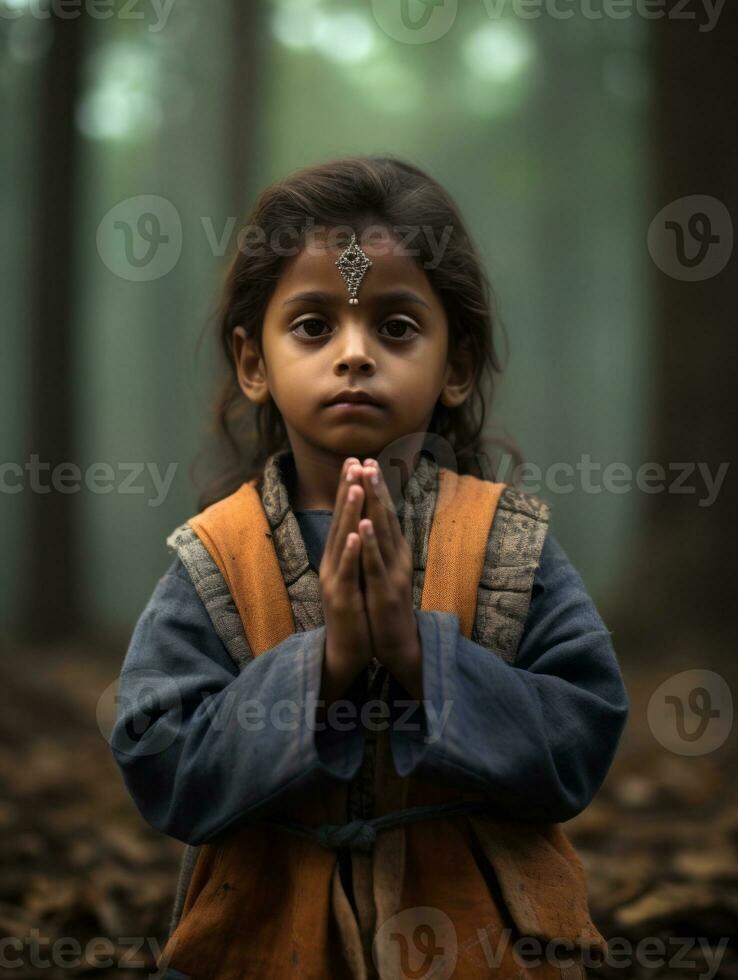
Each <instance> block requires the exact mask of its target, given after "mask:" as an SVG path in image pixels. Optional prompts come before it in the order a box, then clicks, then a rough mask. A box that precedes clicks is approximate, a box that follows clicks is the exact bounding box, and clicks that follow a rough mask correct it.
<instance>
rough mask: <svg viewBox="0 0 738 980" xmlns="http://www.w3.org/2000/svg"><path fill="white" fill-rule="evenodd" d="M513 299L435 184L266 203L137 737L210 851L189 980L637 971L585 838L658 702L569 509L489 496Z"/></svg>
mask: <svg viewBox="0 0 738 980" xmlns="http://www.w3.org/2000/svg"><path fill="white" fill-rule="evenodd" d="M490 295H491V294H490V290H489V286H488V283H487V280H486V277H485V275H484V272H483V270H482V268H481V265H480V261H479V258H478V256H477V254H476V251H475V249H474V247H473V244H472V243H471V241H470V238H469V235H468V233H467V231H466V230H465V228H464V225H463V222H462V219H461V217H460V215H459V213H458V210H457V209H456V207H455V206H454V204H453V202H452V201H451V199H450V198H449V196H448V194H447V193H446V192H445V191H444V190H443V189H442V188H441V187H440V186H439V185H438V184H437V183H436V182H435V181H434V180H433V179H432V178H431V177H429V176H428V175H427V174H425V173H423V172H422V171H420V170H419V169H417V168H416V167H414V166H412V165H410V164H408V163H404V162H402V161H400V160H397V159H394V158H388V157H350V158H344V159H339V160H334V161H331V162H328V163H326V164H323V165H320V166H314V167H308V168H305V169H303V170H301V171H298V172H296V173H293V174H291V175H290V176H288V177H287V178H286V179H285V180H282V181H280V182H278V183H276V184H275V185H273V186H271V187H269V188H267V189H266V190H265V191H264V192H263V193H262V195H261V196H260V198H259V200H258V201H257V204H256V207H255V209H254V212H253V214H252V216H251V220H250V224H249V226H248V228H247V230H246V234H244V235H243V236H241V238H240V240H239V251H238V253H237V254H236V256H235V258H234V260H233V262H232V265H231V268H230V270H229V272H228V276H227V281H226V284H225V294H224V298H223V303H222V314H221V316H220V340H221V344H222V348H223V352H224V354H225V361H226V371H225V378H224V383H223V387H222V391H221V395H220V400H219V403H218V406H217V419H218V421H219V424H220V427H221V429H222V432H223V434H224V435H225V436H226V441H227V443H228V446H229V449H230V452H231V454H232V460H231V465H230V466H229V468H228V469H227V470H226V471H225V472H224V473H223V474H222V475H221V476H220V477H219V479H218V482H217V484H216V485H215V486H214V487H213V488H211V490H210V491H209V492H207V493H205V494H204V495H203V497H202V498H201V500H200V501H199V512H198V514H197V515H195V516H193V517H192V518H190V520H188V521H187V522H186V523H184V524H182V525H180V526H179V527H178V528H176V529H175V530H174V531H173V532H172V534H171V535H170V536H169V538H168V539H167V543H168V545H169V547H170V548H171V549H172V550H173V551H174V552H176V554H175V557H174V559H173V561H172V563H171V565H170V567H169V569H168V571H167V572H166V574H165V575H164V576H163V578H161V579H160V580H159V582H158V584H157V585H156V588H155V589H154V592H153V595H152V597H151V599H150V600H149V603H148V605H147V606H146V608H145V609H144V611H143V613H142V615H141V617H140V619H139V621H138V623H137V625H136V628H135V631H134V633H133V636H132V639H131V643H130V647H129V649H128V652H127V654H126V658H125V662H124V664H123V669H122V673H121V677H120V688H119V710H118V718H117V721H116V725H115V727H114V730H113V733H112V739H111V741H112V751H113V753H114V756H115V759H116V761H117V762H118V764H119V765H120V767H121V770H122V773H123V777H124V779H125V782H126V785H127V787H128V789H129V791H130V793H131V795H132V797H133V800H134V801H135V804H136V806H137V807H138V809H139V810H140V812H141V814H142V815H143V816H144V818H145V819H146V820H147V821H148V822H149V823H150V824H152V825H153V826H154V827H156V828H157V829H159V830H161V831H162V832H163V833H166V834H169V835H171V836H173V837H176V838H177V839H179V840H181V841H183V842H184V843H186V844H187V848H186V850H185V855H184V859H183V864H182V872H181V875H180V882H179V887H178V894H177V900H176V902H175V908H174V912H173V917H172V926H171V933H170V936H169V941H168V943H167V946H166V948H165V950H164V952H163V955H162V958H161V963H160V964H159V965H160V966H161V968H162V969H163V970H164V971H165V972H164V973H163V975H164V976H167V977H172V978H181V977H192V978H195V980H204V978H213V980H215V978H217V980H236V978H250V977H254V978H259V980H264V978H271V977H274V978H284V977H299V978H315V980H326V978H348V977H357V978H365V980H368V978H372V977H382V978H395V977H403V978H404V977H413V978H425V977H433V978H435V980H439V978H446V977H460V978H481V977H501V978H513V977H516V978H521V977H534V978H549V977H564V978H568V980H573V978H577V977H584V976H586V973H585V971H584V966H585V964H586V963H588V962H591V961H592V958H593V957H594V956H596V954H598V953H599V955H600V956H601V955H602V953H603V952H604V951H605V949H606V945H605V940H604V938H603V937H602V936H601V934H600V933H599V932H598V931H597V929H596V928H595V926H594V924H593V923H592V921H591V919H590V916H589V911H588V904H587V895H586V881H585V876H584V871H583V867H582V863H581V861H580V860H579V858H578V856H577V855H576V853H575V852H574V850H573V848H572V847H571V844H570V843H569V842H568V839H567V838H566V836H565V834H564V833H563V831H562V830H561V827H560V823H561V822H563V821H566V820H568V819H570V818H571V817H573V816H575V815H576V814H578V813H580V812H581V811H582V810H583V809H584V808H585V807H586V806H587V805H588V804H589V803H590V801H591V800H592V798H593V797H594V795H595V793H596V792H597V790H598V789H599V787H600V785H601V784H602V782H603V780H604V778H605V776H606V774H607V771H608V769H609V767H610V765H611V763H612V760H613V757H614V754H615V751H616V748H617V745H618V741H619V739H620V735H621V732H622V730H623V727H624V725H625V722H626V718H627V714H628V698H627V694H626V690H625V687H624V683H623V678H622V676H621V672H620V669H619V665H618V662H617V658H616V655H615V653H614V650H613V647H612V643H611V638H610V634H609V632H608V630H607V629H606V627H605V625H604V623H603V622H602V619H601V618H600V616H599V614H598V612H597V610H596V609H595V607H594V605H593V603H592V600H591V599H590V597H589V596H588V594H587V591H586V589H585V587H584V584H583V582H582V580H581V578H580V576H579V575H578V573H577V572H576V570H575V569H574V568H573V567H572V565H571V563H570V562H569V560H568V558H567V556H566V554H565V552H564V550H563V549H562V547H561V545H560V544H559V543H558V542H557V541H556V540H555V538H554V537H553V536H552V535H551V533H550V531H549V530H548V517H549V508H548V506H547V505H546V504H545V503H544V502H543V501H542V500H539V499H538V498H537V497H535V496H532V495H529V494H524V493H522V492H521V491H519V490H517V489H516V488H514V487H513V486H511V485H507V484H504V483H497V482H494V481H493V480H492V479H490V478H489V475H490V474H491V473H492V470H491V467H490V465H489V463H488V461H487V460H486V456H485V454H484V452H483V443H482V440H481V432H482V428H483V425H484V424H485V422H486V421H487V420H486V418H485V400H484V397H483V391H482V382H483V378H484V375H485V372H486V373H487V374H488V380H489V381H491V382H493V381H494V374H495V373H496V372H498V371H499V365H498V362H497V358H496V355H495V349H494V343H493V328H494V327H495V326H496V320H495V317H494V315H493V313H492V311H491V308H490ZM252 412H255V418H254V417H253V416H252ZM254 432H255V433H256V439H255V441H254V437H253V433H254Z"/></svg>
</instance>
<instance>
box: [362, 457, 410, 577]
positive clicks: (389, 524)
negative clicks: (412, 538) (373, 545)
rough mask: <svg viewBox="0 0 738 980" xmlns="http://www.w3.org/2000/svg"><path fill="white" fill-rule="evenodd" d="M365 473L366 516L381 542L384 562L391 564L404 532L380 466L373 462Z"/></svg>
mask: <svg viewBox="0 0 738 980" xmlns="http://www.w3.org/2000/svg"><path fill="white" fill-rule="evenodd" d="M364 473H365V474H366V475H365V478H364V487H365V489H366V501H367V514H366V516H367V517H369V518H371V520H372V522H373V524H374V529H375V533H376V535H377V539H378V541H379V549H380V551H381V552H382V555H383V557H384V560H385V561H386V562H389V561H391V560H392V555H393V553H394V552H395V550H396V549H397V548H398V547H399V544H400V539H401V538H402V530H401V528H400V525H399V522H398V520H397V514H396V513H395V508H394V504H393V502H392V498H391V497H390V494H389V490H388V489H387V486H386V484H385V483H384V480H383V479H382V471H381V469H380V467H379V465H378V464H377V463H376V462H374V461H372V462H371V464H370V465H369V466H365V468H364ZM374 477H376V479H377V482H376V483H374V482H372V481H373V478H374Z"/></svg>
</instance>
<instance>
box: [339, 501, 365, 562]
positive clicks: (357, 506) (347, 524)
mask: <svg viewBox="0 0 738 980" xmlns="http://www.w3.org/2000/svg"><path fill="white" fill-rule="evenodd" d="M364 496H365V494H364V488H363V487H362V486H361V484H360V483H358V482H357V483H354V484H352V485H351V486H350V487H349V488H348V490H347V492H346V500H345V502H344V505H343V507H342V509H341V513H340V514H339V516H338V527H337V529H336V539H335V542H334V558H335V561H336V563H338V562H339V561H340V557H341V554H342V552H343V549H344V548H345V546H346V539H347V537H348V535H349V534H350V533H351V532H352V531H356V530H357V525H358V523H359V518H360V517H361V509H362V507H363V506H364Z"/></svg>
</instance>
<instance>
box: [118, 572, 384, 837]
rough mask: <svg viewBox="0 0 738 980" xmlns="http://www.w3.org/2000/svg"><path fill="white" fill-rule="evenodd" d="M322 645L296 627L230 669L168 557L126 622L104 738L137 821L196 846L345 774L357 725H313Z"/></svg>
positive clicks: (350, 769)
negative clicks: (337, 728)
mask: <svg viewBox="0 0 738 980" xmlns="http://www.w3.org/2000/svg"><path fill="white" fill-rule="evenodd" d="M324 651H325V627H320V628H318V629H314V630H309V631H307V632H303V633H294V634H293V635H292V636H290V637H288V638H287V639H286V640H284V641H283V642H282V643H280V644H279V645H278V646H275V647H273V648H272V649H271V650H267V651H265V652H264V653H262V654H261V655H260V656H258V657H256V658H255V659H254V660H253V661H251V663H249V664H247V666H246V667H245V668H243V669H242V670H241V671H240V672H239V670H238V668H237V667H236V665H235V664H234V662H233V661H232V659H231V658H230V656H229V654H228V652H227V650H226V649H225V647H224V645H223V643H222V641H221V640H220V638H219V636H218V634H217V633H216V631H215V629H214V627H213V625H212V622H211V620H210V617H209V615H208V613H207V610H206V609H205V607H204V605H203V603H202V601H201V600H200V598H199V596H198V594H197V592H196V590H195V588H194V585H193V583H192V580H191V579H190V577H189V575H188V573H187V570H186V569H185V568H184V566H183V565H182V563H181V561H180V560H179V559H178V558H175V560H174V561H173V562H172V564H171V566H170V568H169V570H168V571H167V573H166V574H165V575H164V576H163V577H162V578H161V579H160V580H159V582H158V583H157V585H156V588H155V589H154V592H153V594H152V596H151V598H150V600H149V602H148V604H147V606H146V607H145V609H144V610H143V612H142V614H141V616H140V618H139V620H138V622H137V623H136V626H135V629H134V631H133V635H132V637H131V641H130V644H129V647H128V651H127V653H126V656H125V659H124V662H123V667H122V671H121V675H120V680H119V687H118V713H117V718H116V722H115V725H114V727H113V730H112V733H111V738H110V744H111V750H112V753H113V755H114V758H115V760H116V762H117V763H118V765H119V767H120V769H121V771H122V774H123V778H124V781H125V784H126V786H127V788H128V791H129V793H130V794H131V796H132V798H133V801H134V802H135V804H136V806H137V808H138V810H139V812H140V813H141V815H142V816H143V817H144V819H146V820H147V821H148V822H149V823H150V824H151V825H152V826H154V827H156V828H157V829H158V830H161V831H162V832H163V833H166V834H168V835H170V836H172V837H175V838H177V839H179V840H181V841H184V842H185V843H189V844H201V843H204V842H206V841H208V840H209V839H210V838H212V837H213V836H215V835H216V834H219V833H220V832H221V831H223V830H225V829H227V828H228V827H229V826H230V825H231V824H232V823H234V822H235V821H237V820H238V819H239V818H240V817H242V816H244V815H245V814H247V813H248V812H249V811H252V810H255V809H257V808H260V807H262V806H264V805H265V804H269V805H270V806H271V805H272V804H275V803H278V802H279V801H280V800H281V799H282V798H284V797H286V796H287V795H288V794H291V793H293V792H295V791H298V790H302V789H303V788H305V787H306V786H307V785H309V784H312V782H313V781H314V780H321V779H325V778H330V779H339V780H342V781H349V780H350V779H352V778H353V776H354V775H355V773H356V771H357V770H358V768H359V766H360V765H361V760H362V756H363V751H364V738H365V733H364V730H363V729H362V728H361V726H353V727H352V729H351V730H350V731H343V732H341V733H340V737H337V736H336V734H335V733H334V732H331V730H330V729H328V728H326V729H325V730H324V731H321V730H320V729H319V728H318V730H317V731H316V725H315V724H314V717H315V715H314V710H315V709H314V705H315V701H316V700H317V699H318V698H319V697H320V684H321V673H322V665H323V657H324ZM358 691H359V688H358V686H357V687H356V688H354V686H353V685H352V688H350V689H349V691H348V692H347V693H346V695H344V696H345V697H346V698H350V697H353V696H356V695H357V694H358ZM311 706H312V707H311ZM310 711H312V716H309V712H310Z"/></svg>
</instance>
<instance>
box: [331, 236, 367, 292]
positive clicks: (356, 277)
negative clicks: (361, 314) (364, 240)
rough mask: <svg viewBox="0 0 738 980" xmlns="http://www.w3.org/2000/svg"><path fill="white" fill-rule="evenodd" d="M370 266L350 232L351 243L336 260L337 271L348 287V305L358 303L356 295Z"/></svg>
mask: <svg viewBox="0 0 738 980" xmlns="http://www.w3.org/2000/svg"><path fill="white" fill-rule="evenodd" d="M371 264H372V260H371V259H370V258H369V256H368V255H367V254H366V253H365V252H364V251H362V248H361V246H360V245H359V243H358V242H357V240H356V232H355V231H353V232H351V241H350V242H349V243H348V245H347V246H346V248H345V249H344V250H343V252H341V254H340V256H339V257H338V258H337V259H336V265H337V266H338V270H339V272H340V273H341V275H342V276H343V279H344V281H345V283H346V285H347V286H348V291H349V294H350V297H351V298H350V299H349V303H350V304H351V306H356V305H357V304H358V302H359V301H358V299H357V298H356V293H357V290H358V289H359V286H360V285H361V281H362V279H363V278H364V276H365V275H366V270H367V269H368V268H369V266H370V265H371Z"/></svg>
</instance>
